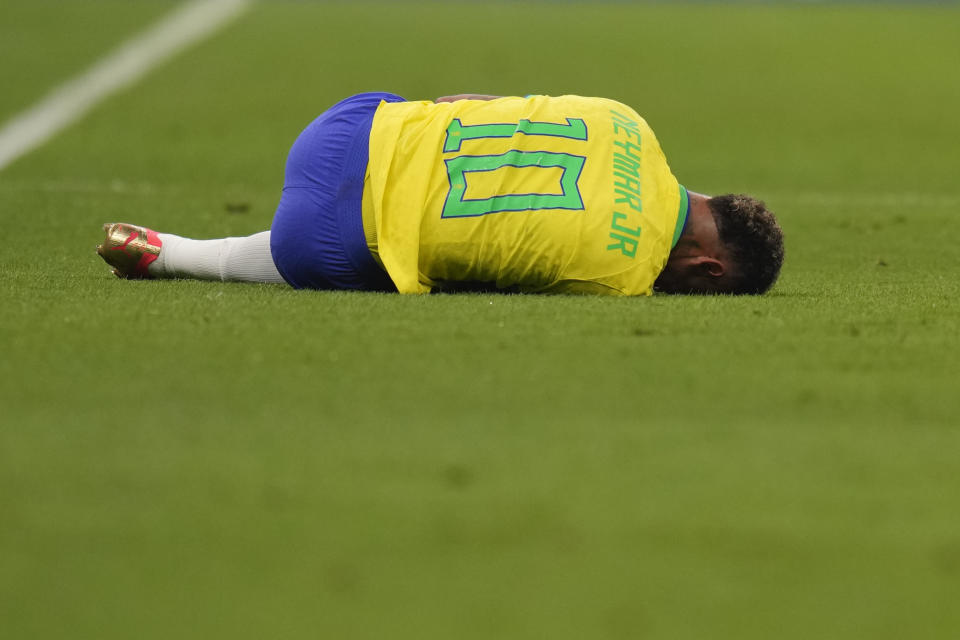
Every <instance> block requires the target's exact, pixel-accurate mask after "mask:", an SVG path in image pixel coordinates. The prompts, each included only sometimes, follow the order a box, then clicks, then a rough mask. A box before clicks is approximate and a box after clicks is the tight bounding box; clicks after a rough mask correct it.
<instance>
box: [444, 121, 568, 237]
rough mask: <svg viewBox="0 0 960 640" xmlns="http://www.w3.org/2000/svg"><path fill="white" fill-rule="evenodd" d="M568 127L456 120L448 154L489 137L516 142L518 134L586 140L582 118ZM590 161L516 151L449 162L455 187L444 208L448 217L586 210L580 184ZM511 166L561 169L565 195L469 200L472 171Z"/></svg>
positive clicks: (449, 134) (446, 145)
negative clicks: (582, 173)
mask: <svg viewBox="0 0 960 640" xmlns="http://www.w3.org/2000/svg"><path fill="white" fill-rule="evenodd" d="M566 120H567V123H566V124H557V123H552V122H531V121H530V120H521V121H520V122H518V123H516V124H511V123H497V124H477V125H469V126H465V125H463V124H462V123H461V122H460V120H459V119H454V120H453V122H451V123H450V126H449V127H447V137H446V140H445V142H444V145H443V150H444V152H451V151H459V150H460V148H461V146H462V145H463V143H464V142H467V141H470V140H480V139H484V138H512V137H513V136H515V135H518V134H519V135H526V136H545V137H555V138H567V139H572V140H586V139H587V126H586V123H584V121H583V120H580V119H579V118H567V119H566ZM586 161H587V159H586V157H584V156H578V155H573V154H570V153H557V152H552V151H521V150H519V149H511V150H510V151H507V152H505V153H500V154H496V155H459V156H454V157H453V158H448V159H447V160H445V161H444V162H445V164H446V166H447V179H448V180H449V182H450V189H449V191H448V192H447V198H446V200H445V201H444V204H443V213H442V214H441V217H443V218H466V217H475V216H483V215H487V214H489V213H500V212H503V211H536V210H539V209H573V210H582V209H583V198H582V197H581V196H580V188H579V186H578V184H577V181H578V180H579V178H580V174H581V172H582V171H583V166H584V164H586ZM506 167H514V168H519V169H529V168H541V169H558V168H559V169H560V170H561V172H562V173H561V176H560V185H559V186H560V193H559V194H557V193H498V194H495V195H492V196H490V197H486V198H476V199H470V198H467V197H466V195H467V179H468V177H469V174H470V173H474V172H479V171H496V170H498V169H503V168H506Z"/></svg>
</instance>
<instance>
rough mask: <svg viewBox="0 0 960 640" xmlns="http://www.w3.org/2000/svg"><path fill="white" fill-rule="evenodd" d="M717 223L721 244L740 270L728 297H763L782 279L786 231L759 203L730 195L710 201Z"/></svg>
mask: <svg viewBox="0 0 960 640" xmlns="http://www.w3.org/2000/svg"><path fill="white" fill-rule="evenodd" d="M707 205H709V207H710V212H711V213H712V214H713V219H714V221H715V222H716V223H717V230H718V231H719V233H720V241H721V242H722V243H723V244H724V245H725V246H726V248H727V250H728V251H730V253H731V254H732V256H733V259H734V260H735V261H736V263H737V266H738V269H737V270H736V273H734V277H733V279H732V280H731V282H730V283H729V285H730V286H729V291H728V293H735V294H760V293H764V292H765V291H767V290H768V289H769V288H770V287H771V286H773V283H774V282H775V281H776V280H777V276H778V275H780V267H781V266H782V265H783V230H782V229H781V228H780V225H779V224H777V219H776V218H774V217H773V214H772V213H771V212H770V211H769V210H768V209H767V206H766V205H765V204H764V203H763V202H762V201H760V200H757V199H756V198H752V197H750V196H748V195H744V194H732V193H728V194H726V195H722V196H714V197H712V198H710V199H709V200H707Z"/></svg>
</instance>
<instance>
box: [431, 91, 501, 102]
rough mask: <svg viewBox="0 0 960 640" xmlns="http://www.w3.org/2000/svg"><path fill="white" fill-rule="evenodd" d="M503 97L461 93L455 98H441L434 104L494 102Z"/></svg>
mask: <svg viewBox="0 0 960 640" xmlns="http://www.w3.org/2000/svg"><path fill="white" fill-rule="evenodd" d="M502 97H503V96H487V95H483V94H481V93H461V94H459V95H455V96H441V97H439V98H437V99H436V100H435V101H434V102H457V101H458V100H496V99H497V98H502Z"/></svg>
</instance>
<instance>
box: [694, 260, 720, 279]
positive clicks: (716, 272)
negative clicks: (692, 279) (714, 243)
mask: <svg viewBox="0 0 960 640" xmlns="http://www.w3.org/2000/svg"><path fill="white" fill-rule="evenodd" d="M696 268H697V271H698V272H699V273H700V275H703V276H708V277H711V278H720V277H722V276H723V274H724V273H726V272H727V268H726V266H725V265H724V264H723V262H721V261H720V260H717V259H716V258H711V257H709V256H700V257H699V258H697V266H696Z"/></svg>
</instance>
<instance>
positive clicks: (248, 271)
mask: <svg viewBox="0 0 960 640" xmlns="http://www.w3.org/2000/svg"><path fill="white" fill-rule="evenodd" d="M157 235H159V236H160V241H161V242H163V248H162V249H161V250H160V256H159V257H158V258H157V259H156V260H154V261H153V262H152V263H151V264H150V266H149V267H147V269H148V271H149V272H150V274H151V275H153V276H154V277H157V278H194V279H197V280H220V281H222V282H269V283H283V282H284V280H283V276H281V275H280V272H279V271H277V267H276V266H275V265H274V264H273V257H272V256H271V255H270V232H269V231H262V232H260V233H255V234H253V235H252V236H247V237H245V238H216V239H214V240H192V239H190V238H181V237H180V236H175V235H173V234H170V233H158V234H157Z"/></svg>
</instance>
